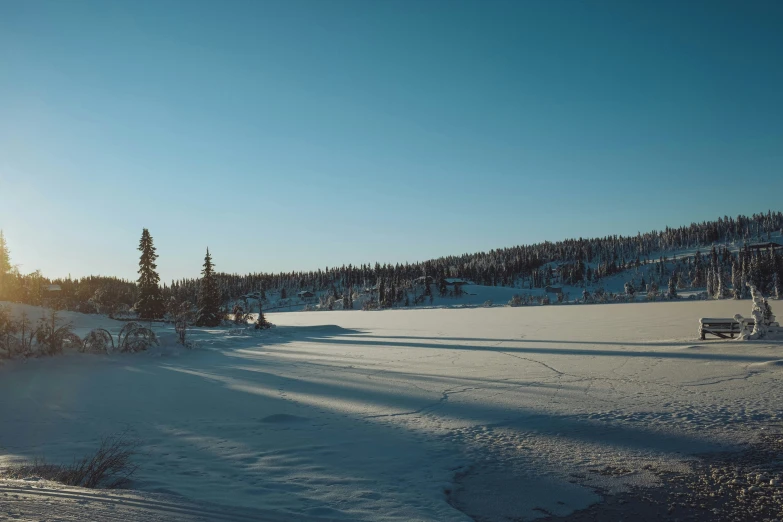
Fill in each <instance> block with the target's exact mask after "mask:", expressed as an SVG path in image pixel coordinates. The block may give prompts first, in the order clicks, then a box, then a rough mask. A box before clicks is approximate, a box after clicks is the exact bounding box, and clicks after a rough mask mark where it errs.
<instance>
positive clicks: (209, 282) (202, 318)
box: [196, 248, 263, 326]
mask: <svg viewBox="0 0 783 522" xmlns="http://www.w3.org/2000/svg"><path fill="white" fill-rule="evenodd" d="M214 266H215V265H213V264H212V256H211V255H210V254H209V248H207V255H206V256H205V257H204V269H203V270H202V271H201V275H202V278H201V284H200V285H199V289H198V316H197V317H196V326H218V325H219V324H220V292H219V290H218V286H217V281H216V280H215V273H214V270H213V268H214ZM259 306H260V304H259ZM259 310H260V308H259ZM262 316H263V313H262V312H261V311H259V317H262Z"/></svg>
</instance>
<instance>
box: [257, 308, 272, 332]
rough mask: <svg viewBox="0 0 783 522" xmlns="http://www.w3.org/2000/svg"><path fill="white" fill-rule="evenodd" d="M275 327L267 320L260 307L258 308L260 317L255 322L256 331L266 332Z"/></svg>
mask: <svg viewBox="0 0 783 522" xmlns="http://www.w3.org/2000/svg"><path fill="white" fill-rule="evenodd" d="M273 326H274V325H273V324H272V323H270V322H269V321H267V320H266V317H265V316H264V311H263V310H262V309H261V307H260V306H259V308H258V317H257V318H256V322H255V329H256V330H266V329H267V328H272V327H273Z"/></svg>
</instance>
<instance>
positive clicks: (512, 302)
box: [508, 294, 522, 306]
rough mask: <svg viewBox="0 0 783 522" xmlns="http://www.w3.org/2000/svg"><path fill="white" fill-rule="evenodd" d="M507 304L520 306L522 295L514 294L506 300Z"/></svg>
mask: <svg viewBox="0 0 783 522" xmlns="http://www.w3.org/2000/svg"><path fill="white" fill-rule="evenodd" d="M508 306H522V296H520V295H519V294H514V295H513V296H512V297H511V300H510V301H509V302H508Z"/></svg>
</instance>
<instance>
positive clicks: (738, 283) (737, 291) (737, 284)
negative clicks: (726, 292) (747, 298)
mask: <svg viewBox="0 0 783 522" xmlns="http://www.w3.org/2000/svg"><path fill="white" fill-rule="evenodd" d="M731 291H732V294H733V296H734V299H739V298H740V297H742V273H741V270H740V268H739V264H738V263H737V261H734V262H733V263H732V264H731Z"/></svg>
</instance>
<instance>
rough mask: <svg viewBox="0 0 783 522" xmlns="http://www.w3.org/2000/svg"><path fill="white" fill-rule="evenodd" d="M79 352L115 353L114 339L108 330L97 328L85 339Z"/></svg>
mask: <svg viewBox="0 0 783 522" xmlns="http://www.w3.org/2000/svg"><path fill="white" fill-rule="evenodd" d="M109 347H111V350H109ZM79 351H80V352H83V353H109V352H110V351H114V338H113V337H112V335H111V333H109V332H108V331H107V330H104V329H103V328H96V329H94V330H92V331H91V332H90V333H88V334H87V336H86V337H85V338H84V342H82V346H81V348H80V349H79Z"/></svg>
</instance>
